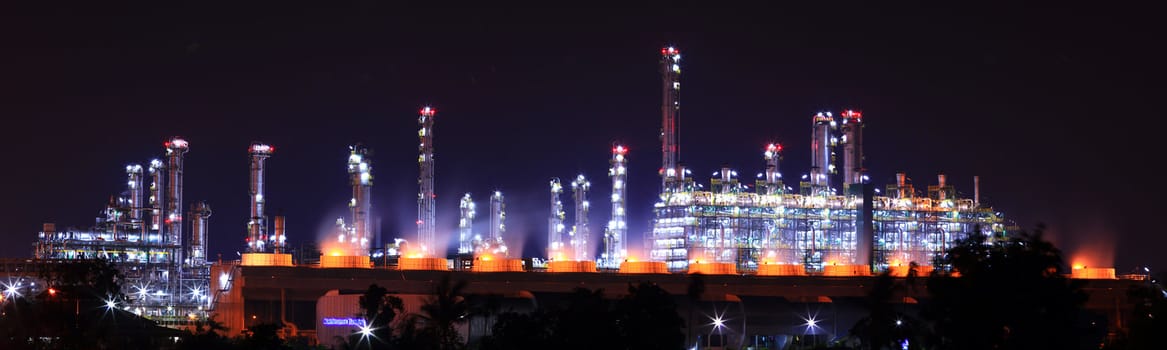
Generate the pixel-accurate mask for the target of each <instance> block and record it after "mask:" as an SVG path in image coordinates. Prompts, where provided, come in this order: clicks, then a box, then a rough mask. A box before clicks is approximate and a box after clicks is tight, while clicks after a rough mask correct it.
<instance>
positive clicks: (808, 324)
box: [800, 311, 823, 334]
mask: <svg viewBox="0 0 1167 350" xmlns="http://www.w3.org/2000/svg"><path fill="white" fill-rule="evenodd" d="M800 318H802V326H803V327H805V328H804V329H803V334H815V330H817V329H820V328H821V327H819V323H822V321H823V320H820V319H818V313H817V312H816V313H814V314H811V313H810V312H809V311H808V312H807V315H806V316H805V317H803V316H800Z"/></svg>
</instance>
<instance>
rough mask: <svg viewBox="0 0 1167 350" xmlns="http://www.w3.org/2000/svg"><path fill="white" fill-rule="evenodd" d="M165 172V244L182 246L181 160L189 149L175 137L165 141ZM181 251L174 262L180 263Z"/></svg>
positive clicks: (184, 142) (176, 254)
mask: <svg viewBox="0 0 1167 350" xmlns="http://www.w3.org/2000/svg"><path fill="white" fill-rule="evenodd" d="M164 145H165V146H166V157H167V164H166V171H167V181H166V189H167V197H168V198H169V199H170V201H169V202H167V203H166V204H167V205H166V207H167V211H168V213H167V214H166V235H165V236H164V237H166V238H165V239H166V243H169V244H174V245H181V244H182V214H183V212H182V158H183V156H184V155H185V154H186V152H187V150H189V149H190V145H189V144H188V143H187V142H186V140H183V139H181V138H178V137H175V138H172V139H170V141H166V143H165V144H164ZM182 258H183V257H182V249H178V250H176V251H175V257H174V261H176V262H182V261H183V260H182Z"/></svg>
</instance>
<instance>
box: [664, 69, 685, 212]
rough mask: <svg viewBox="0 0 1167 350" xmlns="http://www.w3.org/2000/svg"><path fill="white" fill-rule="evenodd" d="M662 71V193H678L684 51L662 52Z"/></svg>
mask: <svg viewBox="0 0 1167 350" xmlns="http://www.w3.org/2000/svg"><path fill="white" fill-rule="evenodd" d="M660 53H661V60H660V70H661V78H662V80H661V95H662V102H661V134H660V137H661V155H662V158H663V159H662V161H661V170H660V174H661V181H662V186H661V187H662V191H661V193H667V192H672V191H675V190H677V188H676V187H677V186H678V184H677V181H676V178H677V176H680V175H679V174H678V173H677V171H678V169H677V155H678V152H679V146H678V142H677V113H678V112H679V111H680V109H681V102H680V100H679V98H678V94H679V92H680V90H681V82H680V78H681V50H677V49H676V48H674V47H671V46H670V47H666V48H663V49H661V50H660Z"/></svg>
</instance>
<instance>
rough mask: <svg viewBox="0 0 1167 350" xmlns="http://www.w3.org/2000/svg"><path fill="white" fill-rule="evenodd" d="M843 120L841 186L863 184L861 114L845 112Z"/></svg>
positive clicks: (851, 111) (850, 111) (853, 111)
mask: <svg viewBox="0 0 1167 350" xmlns="http://www.w3.org/2000/svg"><path fill="white" fill-rule="evenodd" d="M841 117H842V118H843V126H842V129H843V139H842V142H843V184H845V185H854V184H861V183H863V172H864V169H863V114H862V113H860V112H859V111H855V110H850V109H848V110H845V111H843V114H842V115H841Z"/></svg>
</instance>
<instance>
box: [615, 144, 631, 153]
mask: <svg viewBox="0 0 1167 350" xmlns="http://www.w3.org/2000/svg"><path fill="white" fill-rule="evenodd" d="M626 153H628V148H625V147H624V146H623V145H616V147H614V148H612V154H626Z"/></svg>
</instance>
